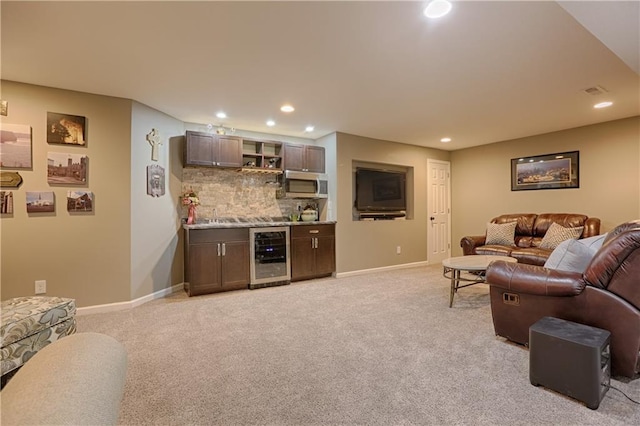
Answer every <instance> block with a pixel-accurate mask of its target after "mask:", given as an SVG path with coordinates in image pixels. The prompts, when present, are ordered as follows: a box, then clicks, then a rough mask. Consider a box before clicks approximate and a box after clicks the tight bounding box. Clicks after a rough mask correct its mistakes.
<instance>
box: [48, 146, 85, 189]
mask: <svg viewBox="0 0 640 426" xmlns="http://www.w3.org/2000/svg"><path fill="white" fill-rule="evenodd" d="M88 163H89V157H87V156H86V155H79V154H68V153H61V152H48V153H47V182H49V184H50V185H83V184H86V183H87V166H88Z"/></svg>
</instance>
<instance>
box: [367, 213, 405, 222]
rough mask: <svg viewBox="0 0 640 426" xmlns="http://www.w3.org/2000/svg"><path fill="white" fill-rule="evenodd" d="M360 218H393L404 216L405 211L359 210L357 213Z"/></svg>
mask: <svg viewBox="0 0 640 426" xmlns="http://www.w3.org/2000/svg"><path fill="white" fill-rule="evenodd" d="M359 216H360V220H363V219H373V220H394V219H398V218H401V217H406V216H407V214H406V212H402V211H401V212H361V213H359Z"/></svg>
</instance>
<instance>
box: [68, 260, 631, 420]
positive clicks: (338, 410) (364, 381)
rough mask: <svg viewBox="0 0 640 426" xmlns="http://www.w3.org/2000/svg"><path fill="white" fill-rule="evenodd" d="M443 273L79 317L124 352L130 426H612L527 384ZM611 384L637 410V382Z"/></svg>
mask: <svg viewBox="0 0 640 426" xmlns="http://www.w3.org/2000/svg"><path fill="white" fill-rule="evenodd" d="M441 273H442V270H441V267H440V266H430V267H418V268H410V269H404V270H399V271H390V272H382V273H372V274H368V275H361V276H355V277H348V278H341V279H333V278H331V279H322V280H314V281H305V282H300V283H295V284H292V285H288V286H282V287H272V288H265V289H258V290H242V291H236V292H229V293H221V294H216V295H207V296H197V297H192V298H189V297H187V296H186V295H185V294H184V293H177V294H174V295H172V296H170V297H167V298H164V299H159V300H156V301H153V302H149V303H147V304H144V305H142V306H139V307H137V308H134V309H130V310H125V311H119V312H114V313H106V314H95V315H85V316H79V317H78V331H79V332H83V331H95V332H101V333H105V334H109V335H111V336H113V337H115V338H116V339H118V340H119V341H121V342H122V343H123V344H124V345H125V346H126V348H127V350H128V356H129V370H128V374H127V384H126V389H125V396H124V400H123V404H122V412H121V416H120V422H121V423H122V424H128V425H143V424H146V425H187V424H199V425H246V424H264V425H352V424H358V425H365V424H367V425H402V424H416V425H449V424H451V425H453V424H456V425H457V424H469V425H477V424H486V425H532V424H539V425H541V424H546V425H616V424H640V408H639V406H638V405H634V404H633V403H631V402H630V401H628V400H627V399H626V398H625V397H624V396H623V395H622V394H620V393H619V392H617V391H615V390H610V391H609V392H608V393H607V394H606V396H605V398H604V400H603V401H602V403H601V404H600V408H599V409H598V410H595V411H594V410H590V409H588V408H586V407H585V405H584V404H582V403H580V402H577V401H575V400H573V399H570V398H568V397H565V396H563V395H560V394H557V393H555V392H552V391H549V390H546V389H544V388H542V387H534V386H532V385H531V384H530V383H529V371H528V368H529V362H528V361H529V359H528V355H529V354H528V351H527V349H526V348H523V347H520V346H517V345H514V344H511V343H507V342H506V341H505V340H504V339H502V338H498V337H496V336H495V335H494V332H493V324H492V322H491V309H490V306H489V297H488V287H487V286H486V285H484V284H481V285H476V286H473V287H468V288H465V289H461V290H460V292H459V293H458V295H456V298H455V301H454V305H453V308H449V307H448V304H449V303H448V302H449V300H448V297H449V281H448V280H446V279H445V278H443V277H442V275H441ZM612 384H613V385H614V386H615V387H617V388H620V389H622V390H624V391H625V392H626V393H627V394H628V395H630V396H632V397H635V399H639V398H640V379H637V380H633V381H628V380H624V381H620V380H614V381H613V382H612Z"/></svg>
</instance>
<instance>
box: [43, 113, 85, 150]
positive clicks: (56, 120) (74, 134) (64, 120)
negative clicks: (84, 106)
mask: <svg viewBox="0 0 640 426" xmlns="http://www.w3.org/2000/svg"><path fill="white" fill-rule="evenodd" d="M85 132H86V119H85V118H84V117H81V116H79V115H69V114H59V113H57V112H47V142H48V143H60V144H68V145H81V146H85V145H86V134H85Z"/></svg>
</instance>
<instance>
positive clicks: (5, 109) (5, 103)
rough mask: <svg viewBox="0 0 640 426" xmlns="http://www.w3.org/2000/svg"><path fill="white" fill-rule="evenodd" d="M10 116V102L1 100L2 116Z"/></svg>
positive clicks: (0, 111) (0, 112) (0, 110)
mask: <svg viewBox="0 0 640 426" xmlns="http://www.w3.org/2000/svg"><path fill="white" fill-rule="evenodd" d="M8 114H9V102H8V101H4V100H0V115H4V116H7V115H8Z"/></svg>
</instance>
